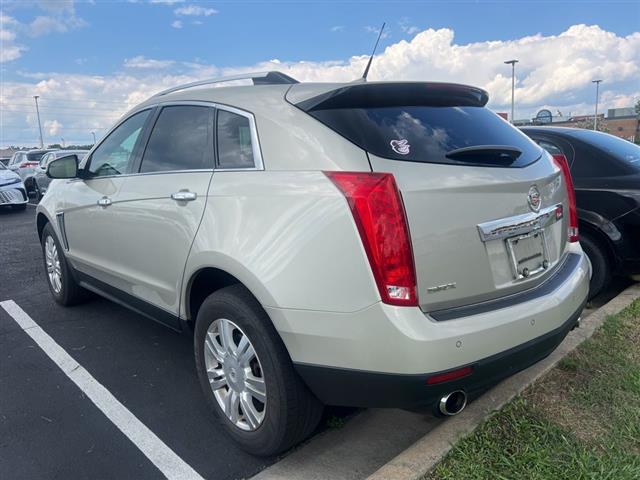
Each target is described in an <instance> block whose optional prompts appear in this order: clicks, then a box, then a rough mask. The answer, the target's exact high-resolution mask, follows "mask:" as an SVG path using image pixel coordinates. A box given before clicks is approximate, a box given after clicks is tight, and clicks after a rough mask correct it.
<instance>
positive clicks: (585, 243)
mask: <svg viewBox="0 0 640 480" xmlns="http://www.w3.org/2000/svg"><path fill="white" fill-rule="evenodd" d="M580 245H582V249H583V250H584V253H585V254H586V255H587V257H589V261H590V262H591V270H592V274H591V281H590V282H589V300H591V299H592V298H593V297H595V296H596V295H598V294H599V293H600V292H602V290H604V289H605V288H606V287H607V285H609V282H610V281H611V264H610V261H609V257H608V255H607V252H606V249H605V248H606V247H605V246H604V245H602V243H601V242H600V241H599V240H597V239H596V238H595V237H593V236H592V235H589V234H586V235H585V234H583V233H582V232H580Z"/></svg>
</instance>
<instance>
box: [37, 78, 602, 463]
mask: <svg viewBox="0 0 640 480" xmlns="http://www.w3.org/2000/svg"><path fill="white" fill-rule="evenodd" d="M243 78H248V79H251V80H253V85H246V86H245V85H237V82H236V85H233V86H227V87H226V88H215V87H217V86H219V85H220V84H221V83H220V82H221V80H217V81H215V80H212V81H203V82H197V83H195V84H188V85H182V86H180V87H176V88H173V89H170V90H168V91H164V92H161V93H160V94H157V95H155V96H153V97H151V98H150V99H149V100H147V101H145V102H144V103H142V104H141V105H139V106H137V107H135V108H134V109H133V110H132V111H131V112H129V113H128V114H127V115H125V116H124V117H123V118H122V119H121V120H120V121H119V122H118V123H117V125H116V126H115V127H114V128H113V129H112V130H111V131H110V132H109V133H108V134H107V135H106V136H105V138H104V139H103V140H102V141H101V142H99V143H98V144H97V145H96V146H95V147H94V148H93V149H92V150H91V152H90V153H89V154H88V155H87V157H86V158H85V159H84V160H82V161H81V162H79V161H78V159H77V157H75V156H74V155H71V156H66V157H63V158H59V159H57V160H54V161H52V162H51V163H50V164H49V165H48V167H47V168H48V171H47V174H48V175H49V176H50V177H51V178H55V179H59V180H56V181H54V182H52V183H51V186H50V188H49V189H48V191H47V192H46V194H45V195H44V198H43V200H42V202H41V203H40V204H39V205H38V208H37V228H38V234H39V235H40V238H41V241H42V248H43V253H44V260H45V267H46V269H47V277H48V280H49V287H50V290H51V293H52V295H53V297H54V298H55V300H56V301H57V302H58V303H60V304H63V305H71V304H73V303H76V302H78V301H80V300H81V299H82V298H84V297H85V294H86V293H87V291H92V292H96V293H98V294H100V295H103V296H105V297H108V298H110V299H113V300H114V301H117V302H119V303H121V304H124V305H126V306H129V307H130V308H132V309H134V310H135V311H137V312H139V313H141V314H143V315H146V316H148V317H150V318H152V319H154V320H157V321H159V322H162V323H165V324H167V325H168V326H169V327H171V328H173V329H175V330H183V331H190V332H193V333H192V334H193V338H194V347H195V359H196V362H195V363H196V369H197V373H198V375H199V378H200V382H201V384H202V388H203V391H204V395H205V397H206V400H207V402H208V403H209V405H210V407H211V409H212V411H213V412H214V413H215V415H217V417H218V418H219V419H220V421H221V423H222V424H223V425H224V426H225V427H226V429H227V430H228V432H229V433H230V435H231V436H232V437H233V438H234V439H235V440H236V441H238V442H239V443H240V444H241V445H242V446H243V448H245V449H246V450H248V451H249V452H251V453H254V454H257V455H267V454H274V453H277V452H281V451H283V450H285V449H287V448H289V447H291V446H292V445H294V444H295V443H296V442H299V441H300V440H302V439H303V438H305V437H306V436H308V435H309V434H310V433H311V432H312V431H313V430H314V428H315V427H316V426H317V423H318V420H319V418H320V415H321V412H322V405H325V404H329V405H349V406H361V407H369V406H371V407H400V408H409V409H416V408H424V407H427V408H429V409H432V410H433V411H434V412H435V413H436V414H439V415H454V414H456V413H458V412H460V411H461V410H462V409H463V408H464V407H465V405H466V403H467V401H468V400H471V399H473V398H474V397H477V396H478V395H479V394H480V393H481V392H483V391H484V390H486V389H487V388H489V387H490V386H492V385H494V384H495V383H497V382H498V381H500V380H501V379H503V378H505V377H507V376H509V375H511V374H513V373H515V372H517V371H519V370H521V369H523V368H526V367H527V366H529V365H531V364H533V363H535V362H537V361H538V360H540V359H542V358H543V357H545V356H546V355H548V354H549V353H550V352H551V351H552V350H553V349H554V348H555V347H556V346H557V345H558V344H559V343H560V342H561V341H562V339H563V338H564V336H565V335H566V334H567V332H568V331H569V330H570V329H571V328H573V327H574V326H575V325H576V324H577V322H578V319H579V316H580V313H581V311H582V308H583V306H584V303H585V299H586V297H587V290H588V286H589V275H590V267H589V266H588V263H587V261H586V260H585V257H584V255H583V253H582V250H581V249H580V245H579V243H578V230H577V218H576V207H575V201H574V196H573V189H572V186H571V178H570V175H569V173H568V169H567V165H565V164H562V163H557V162H556V161H554V160H553V159H552V157H551V156H549V155H548V154H547V153H546V152H544V151H543V150H542V149H541V148H539V147H538V146H537V145H536V144H535V143H533V142H532V141H531V140H529V139H528V138H527V137H526V136H525V135H524V134H522V133H521V132H519V131H518V130H516V129H514V128H513V127H512V126H511V125H509V124H508V123H507V122H505V121H504V120H502V119H501V118H500V117H499V116H497V115H496V114H494V113H492V112H491V111H490V110H488V109H487V108H485V104H486V102H487V99H488V97H487V93H486V92H485V91H483V90H481V89H478V88H474V87H469V86H463V85H454V84H443V83H426V82H402V83H401V82H371V83H366V82H358V83H349V84H318V83H298V82H297V81H295V80H293V79H292V78H290V77H288V76H286V75H284V74H281V73H278V72H268V73H263V74H254V75H248V76H246V77H243ZM234 79H236V80H237V78H234ZM226 80H228V79H226Z"/></svg>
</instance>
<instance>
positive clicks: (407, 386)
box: [296, 300, 586, 409]
mask: <svg viewBox="0 0 640 480" xmlns="http://www.w3.org/2000/svg"><path fill="white" fill-rule="evenodd" d="M585 303H586V300H585ZM583 308H584V303H583V304H581V305H580V307H579V308H578V309H577V310H576V311H575V312H574V314H573V315H571V317H569V319H568V320H566V321H565V322H564V323H563V324H562V325H561V326H560V327H558V328H556V329H554V330H552V331H551V332H548V333H546V334H544V335H542V336H540V337H537V338H534V339H533V340H530V341H528V342H526V343H523V344H522V345H518V346H517V347H514V348H511V349H509V350H506V351H504V352H500V353H498V354H496V355H492V356H491V357H487V358H483V359H481V360H478V361H476V362H473V363H471V364H469V366H472V367H473V373H472V374H471V375H469V376H466V377H464V378H461V379H459V380H453V381H449V382H444V383H441V384H438V385H427V383H426V380H427V378H428V377H430V376H433V375H437V374H439V373H444V372H433V373H429V374H420V375H398V374H395V375H394V374H385V373H377V372H364V371H360V370H347V369H337V368H328V367H319V366H317V365H303V364H297V365H296V370H297V371H298V373H299V374H300V376H301V377H302V378H303V379H304V381H305V382H306V384H307V386H308V387H309V388H310V389H311V391H313V392H314V394H315V395H316V396H317V397H318V398H319V399H320V400H321V401H322V402H323V403H325V404H327V405H344V406H358V407H391V408H408V409H411V408H421V407H431V406H433V405H435V404H436V403H437V402H438V401H439V399H440V398H441V397H442V396H444V395H446V394H448V393H450V392H453V391H456V390H464V391H465V392H466V394H467V396H468V397H469V398H470V399H473V398H475V397H477V396H478V395H480V394H481V393H482V392H484V391H485V390H487V389H488V388H490V387H491V386H493V385H495V384H496V383H498V382H500V381H501V380H503V379H505V378H507V377H509V376H511V375H513V374H515V373H517V372H519V371H521V370H524V369H525V368H527V367H529V366H531V365H533V364H535V363H537V362H539V361H540V360H542V359H543V358H545V357H547V356H548V355H549V354H550V353H551V352H553V350H555V348H556V347H557V346H558V345H559V344H560V343H561V342H562V340H563V339H564V338H565V336H566V335H567V333H569V331H570V330H571V329H572V328H573V327H574V326H575V325H576V324H577V322H578V320H579V318H580V314H581V313H582V309H583ZM462 366H465V365H461V367H462Z"/></svg>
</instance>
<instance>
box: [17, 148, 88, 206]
mask: <svg viewBox="0 0 640 480" xmlns="http://www.w3.org/2000/svg"><path fill="white" fill-rule="evenodd" d="M87 153H89V151H88V150H56V151H53V152H49V153H45V154H44V155H43V156H42V158H41V159H40V162H39V163H38V165H37V166H36V167H34V169H33V172H31V173H30V174H27V175H25V177H24V185H25V187H26V189H27V195H29V196H30V197H33V198H34V199H35V201H36V202H39V201H40V200H41V199H42V196H43V195H44V194H45V193H47V189H48V188H49V184H50V183H51V179H50V178H49V177H48V176H47V165H49V162H51V161H52V160H55V159H56V158H60V157H64V156H66V155H77V157H78V159H79V160H82V159H84V157H85V155H86V154H87Z"/></svg>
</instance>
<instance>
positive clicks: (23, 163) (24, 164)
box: [20, 162, 38, 168]
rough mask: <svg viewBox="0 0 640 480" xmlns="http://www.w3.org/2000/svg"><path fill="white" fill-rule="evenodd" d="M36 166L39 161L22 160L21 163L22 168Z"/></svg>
mask: <svg viewBox="0 0 640 480" xmlns="http://www.w3.org/2000/svg"><path fill="white" fill-rule="evenodd" d="M36 166H38V162H22V163H21V164H20V168H27V167H36Z"/></svg>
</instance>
